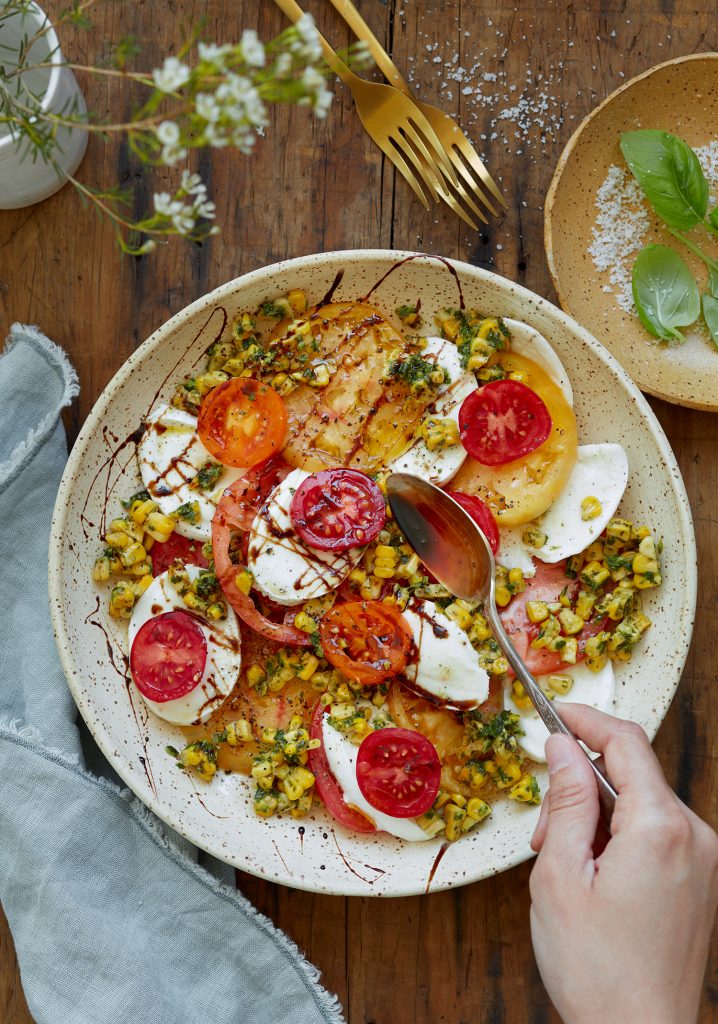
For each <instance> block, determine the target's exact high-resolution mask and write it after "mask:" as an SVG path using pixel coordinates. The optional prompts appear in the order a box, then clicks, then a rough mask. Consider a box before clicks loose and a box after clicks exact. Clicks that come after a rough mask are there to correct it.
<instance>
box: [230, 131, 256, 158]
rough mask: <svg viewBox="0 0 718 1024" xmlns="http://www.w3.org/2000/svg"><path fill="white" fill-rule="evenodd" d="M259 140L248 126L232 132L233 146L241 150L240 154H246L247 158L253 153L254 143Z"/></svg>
mask: <svg viewBox="0 0 718 1024" xmlns="http://www.w3.org/2000/svg"><path fill="white" fill-rule="evenodd" d="M256 141H257V138H256V136H255V134H254V132H253V131H252V130H251V128H248V127H247V125H239V127H237V128H235V130H234V131H233V132H232V145H233V146H234V147H235V148H236V149H238V150H239V152H240V153H245V154H246V155H247V156H249V154H250V153H251V152H252V149H253V148H254V143H255V142H256Z"/></svg>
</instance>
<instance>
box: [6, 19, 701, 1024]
mask: <svg viewBox="0 0 718 1024" xmlns="http://www.w3.org/2000/svg"><path fill="white" fill-rule="evenodd" d="M65 6H66V3H65V2H64V0H52V2H50V0H47V2H46V7H47V9H48V10H49V12H50V14H53V13H57V11H59V10H60V9H62V8H64V7H65ZM359 6H360V8H361V10H362V13H363V14H364V15H365V17H366V18H367V20H368V21H369V22H370V24H371V25H372V27H373V28H374V30H375V31H376V32H377V34H378V35H379V37H380V38H382V39H383V40H385V41H386V43H387V46H388V48H389V49H390V50H391V52H392V53H393V56H394V58H395V60H396V61H397V63H398V65H399V67H402V68H405V69H406V68H409V69H411V70H412V75H413V78H414V79H415V81H416V82H417V83H420V85H421V89H420V96H421V97H422V98H426V99H432V98H433V99H435V100H437V101H439V102H440V103H441V105H442V106H443V107H444V108H445V109H446V110H447V111H449V112H451V113H458V114H460V116H461V118H462V123H463V124H464V126H465V127H468V128H469V130H470V134H471V135H472V137H473V138H474V140H475V141H476V143H477V145H478V148H479V149H480V150H482V151H483V152H484V153H485V155H486V160H487V163H488V165H489V167H490V168H491V170H492V172H493V173H494V175H495V176H496V177H497V178H498V179H499V181H502V182H503V187H504V191H505V195H506V197H507V199H508V201H509V210H508V212H507V214H506V215H505V217H503V219H502V220H500V221H496V220H494V221H492V222H491V223H490V224H489V225H488V226H487V227H486V228H484V229H483V230H482V232H481V233H480V234H477V233H476V232H472V231H470V230H469V229H468V228H467V227H465V226H464V225H463V224H462V223H461V222H460V221H459V220H458V219H457V218H455V217H454V216H453V215H452V214H451V213H450V212H449V211H448V210H447V209H439V208H437V209H436V210H435V211H432V212H431V213H425V212H424V211H423V209H422V208H421V207H420V206H419V204H418V203H417V201H416V200H415V199H414V197H413V195H412V194H411V192H410V191H409V189H408V187H407V186H406V185H405V184H404V182H403V181H402V180H398V181H397V180H396V179H395V175H394V172H393V169H392V168H391V167H390V166H388V165H387V163H386V161H384V160H383V159H382V156H381V154H380V152H379V150H378V149H376V148H375V147H374V146H373V145H372V143H371V142H370V141H369V139H368V138H367V137H366V136H365V135H364V133H363V132H362V130H361V128H360V125H359V123H358V121H357V118H356V116H355V115H354V113H353V112H352V106H351V101H350V98H349V97H348V95H347V93H346V92H345V90H344V89H343V88H341V87H340V88H339V90H338V96H337V101H336V103H335V105H334V107H333V108H332V111H331V113H330V116H329V117H328V119H327V120H326V121H325V122H319V121H315V120H313V119H312V118H311V117H310V116H309V115H308V114H307V112H306V111H305V110H296V109H295V110H282V111H279V112H277V114H276V117H274V118H273V122H272V125H271V127H270V128H269V129H268V131H267V137H266V140H265V141H263V142H261V143H260V145H259V146H258V148H257V152H256V153H255V155H254V156H253V157H251V158H247V157H242V156H239V155H236V154H234V153H232V154H229V153H226V152H225V153H221V154H219V155H217V156H216V157H215V158H214V159H213V160H212V161H210V160H209V159H207V158H205V157H202V158H201V159H200V161H199V169H200V170H201V171H202V174H203V177H204V178H205V180H208V181H209V182H210V186H211V191H212V193H213V198H214V199H215V200H216V202H217V206H218V222H219V223H220V224H221V225H222V227H223V234H222V235H221V236H220V237H219V238H216V239H214V240H213V241H212V242H211V244H209V245H206V246H204V247H203V248H191V247H189V246H187V245H184V244H181V243H179V242H178V243H175V244H172V245H170V246H168V247H167V248H165V249H163V250H161V251H160V252H157V253H155V254H154V255H152V256H149V257H144V258H140V259H134V258H122V257H120V256H119V255H118V253H117V252H116V250H115V247H114V243H113V236H112V230H111V228H110V227H109V225H108V224H107V223H106V222H102V221H100V220H98V218H97V217H96V216H95V215H94V213H92V212H91V211H90V210H87V209H83V208H82V207H81V205H80V204H79V202H78V200H77V197H76V196H75V195H74V194H73V192H72V190H71V188H66V189H64V190H63V191H62V192H60V193H59V194H58V195H56V196H55V197H53V198H52V199H50V200H48V201H46V202H45V203H43V204H41V205H40V206H38V207H35V208H30V209H26V210H19V211H17V212H13V213H0V310H1V316H0V328H1V329H2V331H3V332H6V331H7V329H8V328H9V326H10V324H11V323H12V322H13V321H16V320H17V321H21V322H25V323H36V324H39V325H40V327H41V328H42V329H43V330H44V331H46V332H47V334H48V335H49V336H50V337H52V338H54V339H55V341H57V342H58V343H60V344H61V345H63V346H64V347H65V348H66V349H67V351H68V352H69V354H70V356H71V358H72V360H73V362H74V364H75V366H76V367H77V370H78V372H79V375H80V380H81V383H82V393H81V396H80V399H79V402H78V403H76V405H75V406H74V407H73V409H72V411H71V413H70V415H69V417H68V421H67V426H68V429H69V433H70V436H71V438H72V437H74V436H75V435H76V433H77V430H78V428H79V426H80V424H81V423H82V422H83V420H84V419H85V417H86V416H87V414H88V412H89V411H90V408H91V406H92V404H93V403H94V401H95V400H96V398H97V396H98V395H99V394H100V392H101V390H102V389H103V387H104V386H105V385H106V383H107V382H108V381H109V379H110V377H111V376H112V375H113V374H114V372H115V371H116V370H117V369H118V367H119V366H120V365H121V364H122V362H123V361H124V360H125V359H126V358H127V357H128V356H129V354H130V353H131V352H132V351H133V349H134V348H136V347H137V345H139V343H140V342H141V341H142V340H143V339H144V338H146V337H147V336H148V335H149V334H150V333H151V332H152V331H153V330H154V329H155V328H156V327H157V326H159V325H160V324H161V323H162V322H163V321H164V320H166V319H167V318H168V317H169V316H171V315H172V314H173V313H176V312H177V311H178V310H179V309H181V308H182V307H183V306H185V305H186V304H187V303H189V302H191V301H192V300H194V299H196V298H197V297H198V296H200V295H202V294H203V293H205V292H207V291H209V290H210V289H212V288H214V287H215V286H216V285H218V284H221V283H222V282H224V281H226V280H229V279H230V278H233V277H236V276H238V275H240V274H243V273H245V272H246V271H249V270H253V269H254V268H256V267H260V266H263V265H265V264H268V263H272V262H274V261H276V260H280V259H283V258H285V257H290V256H298V255H301V254H303V253H310V252H316V251H321V250H330V249H343V248H363V247H383V248H399V249H417V250H422V251H426V252H436V253H441V254H443V255H445V256H450V257H455V258H459V259H462V260H468V261H469V262H472V263H474V264H476V265H478V266H482V267H486V268H490V269H492V270H496V271H498V272H499V273H501V274H503V275H505V276H507V277H510V278H513V279H514V280H516V281H519V282H520V283H521V284H524V285H527V286H528V287H529V288H532V289H534V290H535V291H537V292H539V293H540V294H542V295H546V296H549V297H551V296H552V289H551V284H550V281H549V276H548V271H547V268H546V260H545V257H544V253H543V245H542V237H543V236H542V228H543V209H542V205H543V198H544V195H545V192H546V189H547V187H548V184H549V181H550V178H551V174H552V172H553V168H554V166H555V164H556V161H557V159H558V157H559V154H560V152H561V149H562V147H563V145H564V144H565V142H566V141H567V139H568V138H569V136H570V134H571V132H572V131H573V129H574V127H575V126H576V125H577V124H578V122H579V121H580V119H581V118H582V117H583V116H584V115H585V114H587V113H588V112H589V111H590V110H591V109H592V107H594V106H595V105H596V104H597V103H598V102H599V101H600V100H602V99H603V98H604V96H606V95H607V94H608V93H609V92H611V91H612V90H613V89H615V88H616V87H617V86H619V85H620V84H621V83H622V82H623V81H624V78H629V77H631V76H632V75H635V74H637V73H639V72H641V71H644V70H646V69H647V68H649V67H651V66H652V65H653V64H656V63H659V62H661V61H663V60H666V59H668V58H670V57H674V56H678V55H681V54H687V53H694V52H696V51H706V50H711V49H713V50H715V49H718V34H717V31H716V19H715V12H716V9H715V0H693V2H688V0H673V2H666V0H634V2H631V3H626V2H625V0H624V2H622V3H619V2H615V3H604V2H599V0H588V2H587V3H586V4H576V5H574V4H572V3H570V4H566V3H564V2H563V0H545V2H543V3H541V4H539V5H534V3H533V2H530V0H528V2H527V0H502V2H497V0H494V2H493V3H491V4H487V3H482V4H476V3H475V2H474V0H454V2H451V0H388V3H387V2H381V0H361V2H360V4H359ZM312 9H313V10H314V11H315V12H316V13H317V14H318V20H319V23H320V26H321V27H322V28H323V29H324V30H325V31H326V33H327V34H328V35H329V37H330V38H331V39H332V40H333V41H335V42H336V43H337V44H339V45H345V44H346V43H347V42H348V35H347V33H346V31H345V30H344V28H343V26H342V25H341V24H340V22H339V19H338V17H337V16H336V15H335V14H334V12H333V11H332V10H331V9H329V4H328V3H326V2H323V3H320V2H319V0H313V3H312ZM202 15H206V17H207V27H206V32H205V38H207V39H212V40H215V39H216V40H217V41H219V42H222V41H223V40H224V39H233V38H235V37H236V36H237V35H238V34H239V31H240V29H241V28H242V27H254V28H256V29H257V30H258V31H259V33H260V35H261V36H262V37H263V38H270V37H271V36H272V35H274V34H275V33H276V32H277V31H279V29H280V28H281V27H282V25H283V21H282V17H281V16H280V14H279V12H278V11H277V10H276V9H275V8H274V6H273V4H272V3H271V2H269V0H264V2H263V3H257V0H234V2H233V3H227V2H222V0H211V2H207V0H197V2H194V0H173V2H171V3H168V4H165V3H164V2H162V3H160V2H159V0H156V2H154V3H151V2H147V0H145V2H141V3H135V4H129V3H126V4H124V5H118V4H113V5H107V6H106V7H104V8H102V7H101V8H100V9H99V10H98V12H97V15H96V20H97V25H98V28H97V31H96V32H92V33H87V34H85V33H80V34H78V33H76V32H74V31H70V32H65V34H64V39H65V40H66V42H65V47H64V48H65V51H66V54H67V56H68V57H70V58H71V59H75V60H77V61H79V62H81V63H89V62H91V61H93V60H96V59H97V58H98V57H99V56H100V55H101V54H102V53H103V52H106V51H103V41H104V40H108V39H115V40H116V39H117V38H118V37H119V36H121V35H123V34H126V33H132V34H134V35H135V36H136V37H137V38H138V39H139V40H140V41H141V42H142V43H143V44H144V43H146V45H144V48H143V49H144V54H145V57H146V61H145V63H144V64H143V65H142V66H150V67H152V66H155V65H156V64H159V63H161V61H162V58H163V57H164V56H165V55H166V54H167V53H170V52H172V47H173V45H174V42H175V40H176V38H177V37H176V35H175V32H174V29H175V26H178V25H179V24H180V23H181V22H185V23H186V22H187V21H188V20H189V19H190V18H192V19H197V18H199V17H200V16H202ZM447 63H448V67H447V66H446V64H447ZM475 65H476V67H475ZM457 68H464V73H459V74H458V76H457V71H456V69H457ZM448 74H451V75H453V76H454V77H453V78H451V77H447V75H448ZM491 76H496V78H495V80H492V77H491ZM457 77H458V78H463V81H458V80H457ZM442 81H443V82H444V84H443V86H442V85H441V83H442ZM82 82H83V86H84V88H85V93H86V96H87V98H88V101H89V106H90V108H91V109H95V110H97V111H99V113H100V115H101V116H103V117H104V116H105V115H107V116H111V117H112V118H114V119H115V120H122V119H124V117H125V116H126V115H127V114H129V113H130V111H131V108H132V99H131V96H130V93H129V92H128V91H127V90H126V89H117V88H116V87H115V85H114V84H113V83H112V82H108V81H107V80H103V79H99V80H98V79H93V80H87V79H86V78H84V77H83V79H82ZM469 89H471V90H472V92H471V93H469V92H468V91H467V90H469ZM495 94H498V95H496V98H495V100H491V99H490V97H491V96H492V95H495ZM542 94H543V99H542ZM505 97H508V99H506V98H505ZM542 104H543V105H544V106H545V108H546V109H545V112H544V113H543V114H542V113H541V112H540V111H539V109H538V108H539V106H540V105H542ZM511 107H516V108H518V109H517V110H516V111H515V112H514V118H515V117H516V116H518V117H519V121H518V123H516V122H515V120H514V119H512V118H511V117H509V118H508V119H503V120H497V115H498V114H499V113H500V112H502V111H505V110H506V109H507V108H511ZM541 118H543V120H544V125H543V127H542V126H541V125H540V124H539V123H538V121H539V119H541ZM80 177H81V178H82V180H84V181H86V182H88V183H91V184H93V185H96V186H99V185H104V186H109V185H112V184H115V183H117V182H118V181H121V182H122V183H123V184H129V185H134V186H136V188H137V193H138V195H139V197H140V202H141V203H143V204H144V203H147V201H148V200H150V198H151V194H152V192H153V191H155V190H160V189H161V188H162V187H165V185H164V177H165V176H163V175H162V174H159V175H156V176H150V175H149V174H148V173H147V172H146V171H145V170H144V169H142V167H141V166H139V165H138V163H137V162H136V161H135V160H134V159H133V158H132V157H131V156H129V155H128V153H127V151H126V150H125V149H124V148H123V147H121V146H120V145H118V144H116V143H114V142H106V141H103V140H102V139H100V138H93V139H92V140H91V142H90V147H89V151H88V154H87V157H86V158H85V162H84V164H83V166H82V168H81V172H80ZM166 179H167V182H169V175H166ZM652 405H653V407H654V409H655V411H656V413H657V415H658V417H659V418H660V420H661V423H662V424H663V426H664V428H665V430H666V432H667V434H668V437H669V438H670V440H671V443H672V445H673V448H674V450H675V452H676V455H677V457H678V461H679V463H680V465H681V469H682V471H683V474H684V478H685V482H686V486H687V488H688V493H689V497H690V500H691V504H692V508H693V514H694V518H695V525H696V532H697V538H698V547H699V564H700V587H699V602H698V623H697V627H696V632H695V637H694V641H693V646H692V649H691V654H690V657H689V660H688V664H687V667H686V672H685V675H684V678H683V682H682V685H681V688H680V690H679V692H678V696H677V697H676V700H675V701H674V703H673V706H672V708H671V710H670V712H669V714H668V717H667V718H666V721H665V723H664V725H663V726H662V728H661V731H660V734H659V736H658V740H657V743H656V749H657V751H658V754H659V756H660V758H661V761H662V763H663V765H664V768H665V770H666V773H667V775H668V777H669V780H670V782H671V783H672V784H673V785H674V786H675V787H676V789H677V791H678V793H679V794H680V796H681V797H682V798H683V799H684V800H685V801H687V802H688V803H689V804H690V805H691V806H692V807H693V808H694V809H695V810H696V811H697V812H698V813H699V814H701V815H702V816H704V817H706V818H708V819H709V820H711V821H712V823H713V824H714V825H715V824H717V823H718V818H717V814H718V812H717V811H716V802H715V786H716V782H717V781H718V741H717V740H716V739H715V732H714V730H713V729H711V723H716V722H718V688H716V665H717V664H718V630H717V629H716V617H717V616H718V554H717V551H718V547H717V546H716V544H715V535H716V528H717V527H718V513H717V512H716V509H718V416H711V415H708V414H705V413H698V412H691V411H688V410H684V409H679V408H674V407H671V406H670V405H666V404H663V403H661V402H658V401H656V402H652ZM530 871H531V865H530V864H526V865H524V866H522V867H519V868H517V869H515V870H513V871H509V872H506V873H505V874H503V875H500V876H499V877H498V878H494V879H491V880H488V881H484V882H481V883H478V884H475V885H472V886H468V887H466V888H462V889H456V890H454V891H453V892H444V893H438V894H436V895H431V896H428V897H415V898H411V899H403V900H381V901H379V900H371V899H358V898H355V899H343V898H339V897H336V898H332V897H327V896H312V895H310V894H308V893H303V892H295V891H293V890H291V889H286V888H283V887H281V886H278V885H272V884H269V883H267V882H263V881H259V880H258V879H255V878H252V877H249V876H243V877H241V879H240V884H241V889H242V891H243V892H244V893H245V894H246V895H247V896H248V897H249V898H250V899H251V900H253V901H254V903H255V904H256V905H257V906H258V907H259V909H260V910H262V911H264V912H265V913H267V914H268V915H269V916H270V917H271V918H272V919H273V920H274V921H275V922H276V923H277V924H278V925H279V926H280V927H281V928H284V929H285V930H286V931H287V932H288V933H289V934H290V935H291V936H292V938H293V939H295V941H296V942H297V943H298V944H299V946H300V947H301V948H302V949H304V950H305V951H306V953H307V955H308V957H309V958H310V959H311V960H312V961H313V962H314V963H316V964H317V965H318V966H319V967H320V968H321V970H322V972H323V978H324V983H325V984H326V986H327V987H328V988H329V989H331V990H332V991H333V992H336V993H337V994H338V995H339V998H340V1000H341V1002H342V1004H343V1005H344V1007H345V1009H346V1013H347V1018H348V1020H349V1021H350V1022H351V1024H361V1022H364V1024H370V1022H376V1024H410V1022H412V1024H413V1022H416V1024H437V1022H446V1024H460V1022H472V1024H478V1022H485V1024H504V1022H507V1024H523V1022H531V1024H546V1022H549V1021H557V1020H558V1018H557V1016H556V1014H555V1012H554V1011H553V1010H552V1008H551V1006H550V1003H549V1000H548V998H547V995H546V992H545V991H544V989H543V986H542V985H541V982H540V980H539V976H538V972H537V969H536V966H535V963H534V959H533V955H532V952H531V943H530V937H529V927H528V919H529V914H528V911H529V892H528V878H529V874H530ZM30 1019H31V1018H30V1016H29V1014H28V1012H27V1008H26V1006H25V1003H24V999H23V995H22V990H21V988H20V983H19V975H18V972H17V968H16V965H15V961H14V955H13V946H12V940H11V938H10V935H9V932H8V931H7V928H6V926H5V922H4V919H3V918H2V916H1V915H0V1020H2V1021H3V1022H4V1024H25V1022H26V1021H28V1020H30ZM710 1021H718V955H716V954H714V956H713V958H712V960H711V964H710V968H709V973H708V976H707V980H706V988H705V996H704V1000H703V1004H702V1013H701V1022H710Z"/></svg>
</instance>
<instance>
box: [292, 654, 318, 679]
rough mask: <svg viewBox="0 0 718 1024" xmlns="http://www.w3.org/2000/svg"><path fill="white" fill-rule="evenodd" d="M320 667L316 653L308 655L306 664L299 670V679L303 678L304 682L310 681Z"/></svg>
mask: <svg viewBox="0 0 718 1024" xmlns="http://www.w3.org/2000/svg"><path fill="white" fill-rule="evenodd" d="M318 667H319V658H317V657H316V656H315V655H314V654H309V655H306V657H305V661H304V665H303V666H302V668H301V669H300V670H299V672H297V679H301V680H302V681H303V682H308V681H309V680H310V679H311V678H312V676H313V675H314V673H315V672H316V670H317V668H318Z"/></svg>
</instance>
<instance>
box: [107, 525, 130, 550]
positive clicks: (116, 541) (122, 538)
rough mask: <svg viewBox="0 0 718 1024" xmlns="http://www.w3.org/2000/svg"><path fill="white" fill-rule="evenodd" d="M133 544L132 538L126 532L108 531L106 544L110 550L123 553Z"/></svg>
mask: <svg viewBox="0 0 718 1024" xmlns="http://www.w3.org/2000/svg"><path fill="white" fill-rule="evenodd" d="M131 543H132V538H131V537H130V535H129V533H127V532H126V531H125V530H108V532H107V533H106V534H105V544H107V546H108V547H110V548H115V550H117V551H121V550H122V549H123V548H127V547H129V546H130V544H131Z"/></svg>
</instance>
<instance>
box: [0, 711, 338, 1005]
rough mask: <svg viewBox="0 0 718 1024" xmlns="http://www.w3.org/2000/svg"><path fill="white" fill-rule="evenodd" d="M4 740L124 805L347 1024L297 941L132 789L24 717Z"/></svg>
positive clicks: (7, 728)
mask: <svg viewBox="0 0 718 1024" xmlns="http://www.w3.org/2000/svg"><path fill="white" fill-rule="evenodd" d="M2 739H4V740H8V741H9V742H11V743H16V744H18V745H19V746H22V747H25V748H26V749H27V750H29V751H30V752H31V753H34V754H37V755H38V756H39V757H42V758H45V759H47V760H49V761H53V762H54V763H55V764H57V765H59V766H60V767H62V768H64V769H66V770H67V771H70V772H73V773H74V774H75V775H78V776H79V777H80V778H81V779H82V780H83V782H85V783H88V784H89V785H92V786H96V787H98V788H99V789H101V790H102V791H103V792H104V793H105V794H106V795H107V796H108V797H110V798H111V799H112V800H113V801H114V802H115V803H117V804H120V805H121V807H122V809H123V810H124V811H125V812H126V813H129V815H130V816H131V817H132V818H133V819H134V821H135V823H136V824H137V825H138V826H139V828H141V829H142V830H143V831H144V832H145V833H146V834H147V835H148V836H149V837H150V839H151V840H152V841H153V842H154V843H155V844H156V845H157V846H158V847H159V848H160V849H161V850H162V852H163V853H164V854H165V855H166V856H167V857H169V858H170V859H171V860H173V861H174V862H175V864H177V865H178V867H180V868H182V869H183V870H184V871H185V872H187V874H189V875H192V876H193V877H194V878H195V880H196V881H198V882H199V883H200V884H202V885H204V886H205V887H206V888H208V889H210V890H211V891H212V893H213V894H214V895H215V896H218V897H220V898H221V899H225V900H228V901H229V902H230V903H232V904H233V905H234V906H235V907H236V908H237V910H239V911H240V913H242V914H243V915H244V916H245V917H246V918H247V919H248V920H249V921H251V922H252V923H253V924H255V925H256V926H257V927H258V928H260V929H261V931H263V932H264V933H265V934H266V935H267V936H268V938H270V939H271V940H272V941H273V942H274V943H275V944H276V945H277V947H278V948H279V950H280V952H281V953H282V954H283V955H284V957H285V959H286V961H287V962H288V964H289V965H290V967H292V968H293V969H294V970H296V971H297V973H298V975H299V978H300V981H301V982H302V984H303V985H304V987H305V988H306V990H307V992H308V993H309V995H310V996H311V998H312V999H313V1000H314V1002H315V1003H316V1004H317V1007H318V1009H319V1012H320V1013H321V1014H322V1016H323V1017H324V1019H325V1020H326V1021H327V1024H346V1018H345V1017H344V1014H343V1010H342V1005H341V1003H340V1002H339V999H338V997H337V996H336V995H332V993H331V992H328V991H327V990H326V989H325V988H324V987H323V986H322V985H321V983H320V978H321V971H320V970H319V969H318V968H317V967H315V966H314V964H312V963H310V962H309V961H308V960H307V959H306V958H305V956H304V954H303V953H302V951H301V950H300V949H299V947H298V946H297V944H296V943H295V942H293V941H292V940H291V939H290V938H289V937H288V936H287V935H285V934H284V932H282V931H281V930H280V929H279V928H277V927H276V926H275V925H274V924H273V923H272V921H270V920H269V918H268V917H265V915H264V914H261V913H260V912H259V911H258V910H257V909H256V907H254V906H252V904H251V903H250V902H249V900H248V899H246V897H244V896H242V894H241V893H239V892H237V891H236V890H233V889H231V888H229V886H227V885H225V884H224V883H223V882H220V881H219V880H218V879H216V878H214V877H213V875H211V874H210V872H209V871H207V870H206V869H205V868H203V867H202V866H201V865H199V864H195V863H194V862H193V861H191V860H189V859H188V858H187V857H185V856H184V854H182V853H181V852H180V851H179V850H178V849H177V848H176V847H175V846H173V845H172V843H171V842H170V840H169V839H168V838H167V836H166V835H165V834H164V833H163V832H162V828H161V826H160V824H159V822H158V820H157V819H156V817H155V816H154V815H153V814H152V812H151V811H149V810H148V809H147V807H145V805H144V804H143V803H142V802H141V801H140V800H138V799H137V797H136V796H135V795H134V794H133V793H132V791H131V790H129V789H120V788H119V786H115V785H114V784H113V783H112V782H109V781H108V780H107V779H102V778H98V777H97V776H95V775H93V774H92V773H91V772H88V771H86V770H85V769H83V768H81V767H80V765H79V760H78V758H77V757H75V758H74V759H73V757H72V756H71V755H67V754H66V753H64V752H63V751H60V750H54V749H52V748H51V747H46V746H45V745H44V740H43V737H42V735H41V733H40V732H39V731H38V730H37V729H35V728H34V726H23V725H22V723H21V722H20V720H19V719H10V718H8V717H0V740H2Z"/></svg>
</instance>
